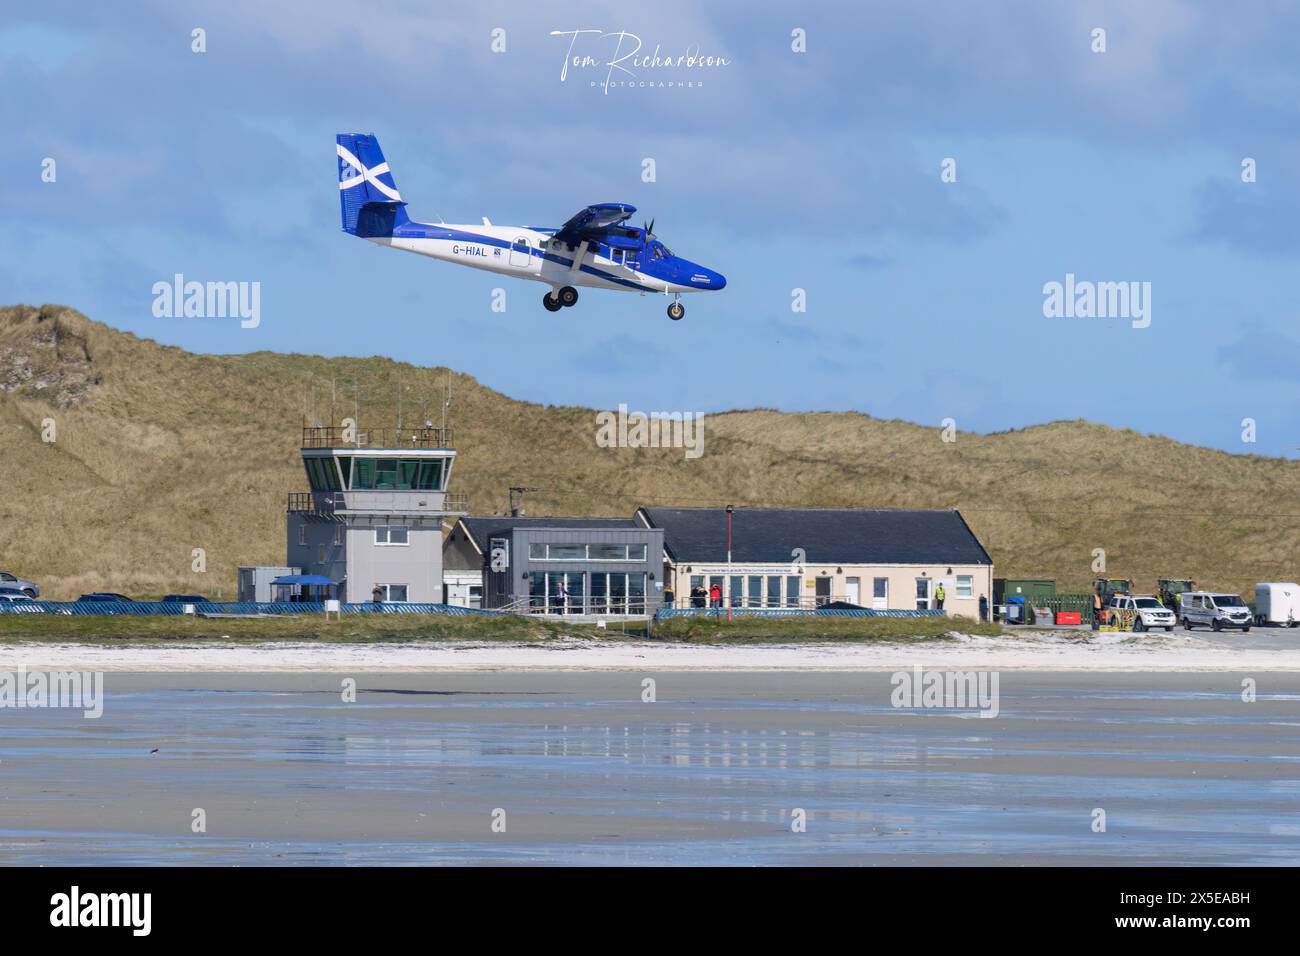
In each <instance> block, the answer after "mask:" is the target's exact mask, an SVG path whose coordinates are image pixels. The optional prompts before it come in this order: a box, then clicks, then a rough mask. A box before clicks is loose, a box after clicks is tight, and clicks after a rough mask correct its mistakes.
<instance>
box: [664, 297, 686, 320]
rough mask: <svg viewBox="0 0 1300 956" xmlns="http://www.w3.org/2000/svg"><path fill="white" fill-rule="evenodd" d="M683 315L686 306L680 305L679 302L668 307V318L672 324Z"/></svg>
mask: <svg viewBox="0 0 1300 956" xmlns="http://www.w3.org/2000/svg"><path fill="white" fill-rule="evenodd" d="M685 314H686V306H684V305H682V304H681V303H680V302H674V303H673V304H672V305H670V306H669V307H668V318H670V319H672V320H673V321H674V322H676V321H677V320H678V319H680V318H681V317H682V316H683V315H685Z"/></svg>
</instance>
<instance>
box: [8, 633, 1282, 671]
mask: <svg viewBox="0 0 1300 956" xmlns="http://www.w3.org/2000/svg"><path fill="white" fill-rule="evenodd" d="M1208 637H1209V635H1207V638H1208ZM1290 643H1292V642H1290V641H1289V640H1287V641H1279V640H1278V639H1276V638H1273V639H1272V643H1266V644H1264V646H1260V641H1259V639H1257V638H1256V639H1252V638H1251V637H1250V636H1242V637H1240V638H1237V636H1236V635H1233V636H1232V637H1228V636H1224V637H1218V636H1215V637H1214V638H1212V639H1202V638H1200V637H1194V636H1183V635H1181V634H1173V635H1159V636H1156V635H1149V634H1148V635H1141V636H1134V635H1126V634H1097V635H1093V636H1092V637H1091V640H1089V641H1088V642H1084V640H1083V638H1082V635H1080V634H1079V633H1077V632H1076V633H1071V634H1043V635H1037V634H1025V635H1023V636H1022V635H1015V636H1005V637H997V638H989V637H978V636H970V635H957V636H956V638H955V640H951V641H945V642H927V643H918V644H888V643H881V644H840V645H833V644H788V645H781V644H764V645H751V646H735V645H730V646H709V645H689V644H666V643H660V642H655V641H643V642H636V643H628V642H614V641H610V642H593V641H589V640H576V639H575V640H561V641H551V642H547V643H545V644H507V643H500V642H484V643H468V642H467V643H460V644H431V643H409V644H392V643H383V644H320V643H311V642H301V643H285V642H275V643H266V644H211V643H208V644H184V643H176V644H171V643H169V644H166V645H162V644H142V645H129V644H128V645H123V646H109V645H82V644H46V643H35V642H33V643H15V644H8V645H0V670H16V669H18V668H20V667H21V668H26V669H29V670H34V669H45V670H95V671H133V672H139V673H153V672H186V671H188V672H275V673H279V672H295V671H312V672H323V671H324V672H329V671H339V672H343V671H359V670H364V671H368V672H380V671H388V672H403V673H406V672H424V671H492V670H511V671H514V670H534V669H536V670H548V671H549V670H575V671H599V670H610V671H620V670H621V671H641V670H646V669H648V668H653V669H655V670H705V671H894V670H900V669H905V668H910V667H913V666H915V665H918V664H920V665H922V666H924V667H927V668H939V669H950V670H979V669H1003V670H1038V671H1121V672H1122V671H1152V672H1159V671H1165V672H1198V671H1203V672H1216V671H1217V672H1224V671H1231V672H1237V671H1296V672H1300V640H1298V641H1296V642H1295V644H1296V645H1297V646H1286V645H1287V644H1290Z"/></svg>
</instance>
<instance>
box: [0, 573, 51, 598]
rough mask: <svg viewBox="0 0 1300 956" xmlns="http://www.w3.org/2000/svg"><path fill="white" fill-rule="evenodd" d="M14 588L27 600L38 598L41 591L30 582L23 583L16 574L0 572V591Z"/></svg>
mask: <svg viewBox="0 0 1300 956" xmlns="http://www.w3.org/2000/svg"><path fill="white" fill-rule="evenodd" d="M8 588H15V589H17V590H19V591H22V592H23V593H24V594H26V595H27V596H28V597H29V598H38V597H40V596H41V589H40V588H39V587H37V586H36V585H35V584H33V583H32V582H31V581H24V580H23V579H22V578H20V577H19V576H18V575H16V574H10V573H9V572H8V571H0V590H5V589H8Z"/></svg>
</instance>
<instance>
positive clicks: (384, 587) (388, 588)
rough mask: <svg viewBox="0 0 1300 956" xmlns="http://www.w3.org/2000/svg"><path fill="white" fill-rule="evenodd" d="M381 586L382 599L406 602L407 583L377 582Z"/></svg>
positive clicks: (400, 602)
mask: <svg viewBox="0 0 1300 956" xmlns="http://www.w3.org/2000/svg"><path fill="white" fill-rule="evenodd" d="M375 587H377V588H379V595H380V600H383V601H392V602H395V603H397V604H405V603H406V585H405V584H377V585H375Z"/></svg>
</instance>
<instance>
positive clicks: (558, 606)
mask: <svg viewBox="0 0 1300 956" xmlns="http://www.w3.org/2000/svg"><path fill="white" fill-rule="evenodd" d="M568 603H569V592H568V589H567V588H565V586H564V582H563V581H556V582H555V613H556V614H564V613H566V611H565V605H567V604H568Z"/></svg>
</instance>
